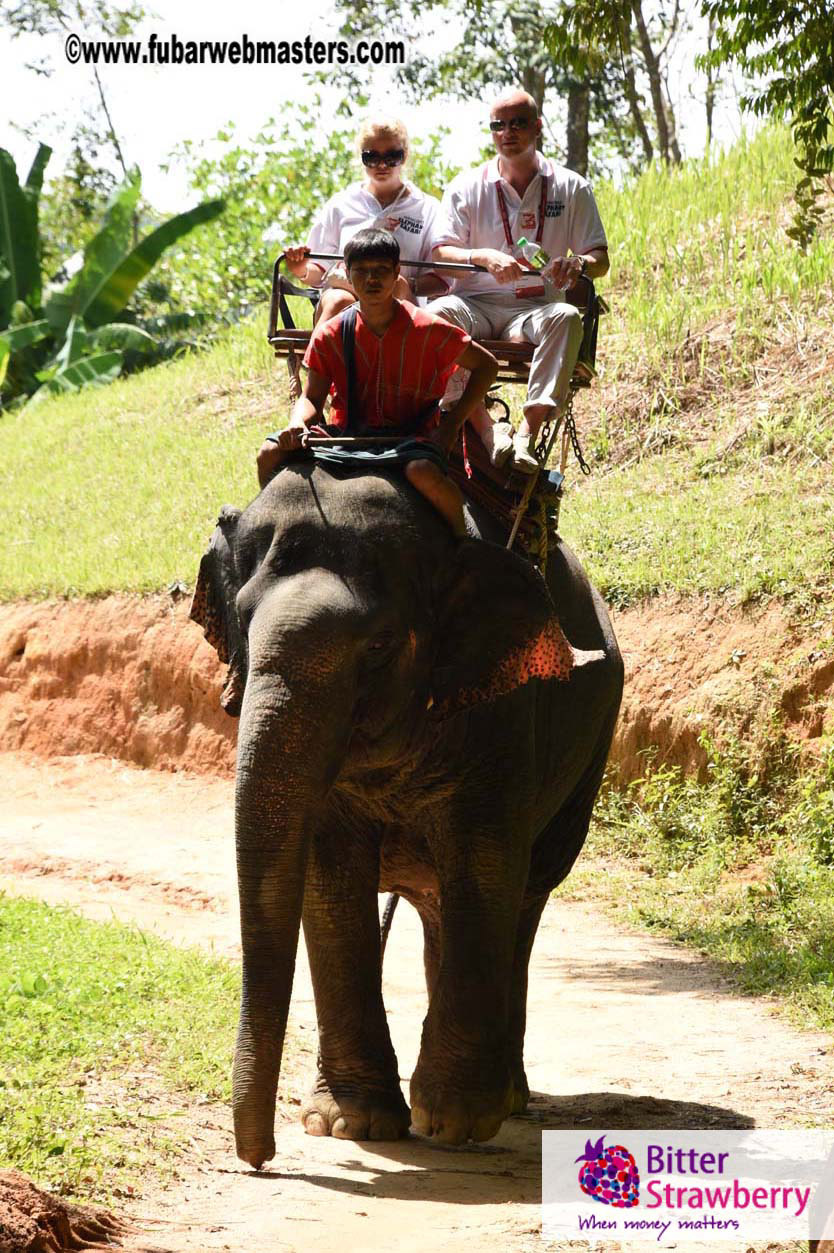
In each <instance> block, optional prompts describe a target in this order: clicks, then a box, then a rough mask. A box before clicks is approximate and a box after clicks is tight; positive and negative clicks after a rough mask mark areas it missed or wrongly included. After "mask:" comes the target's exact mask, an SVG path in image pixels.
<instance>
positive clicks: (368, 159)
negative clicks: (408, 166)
mask: <svg viewBox="0 0 834 1253" xmlns="http://www.w3.org/2000/svg"><path fill="white" fill-rule="evenodd" d="M404 160H405V149H404V148H389V149H388V151H387V152H377V150H376V148H363V149H362V164H363V165H384V166H387V167H388V169H389V170H393V168H394V166H395V165H402V163H403V161H404Z"/></svg>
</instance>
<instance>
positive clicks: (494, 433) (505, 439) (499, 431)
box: [482, 422, 513, 466]
mask: <svg viewBox="0 0 834 1253" xmlns="http://www.w3.org/2000/svg"><path fill="white" fill-rule="evenodd" d="M482 439H483V445H484V448H486V450H487V452H488V453H489V459H490V461H491V462H492V464H493V465H494V466H502V465H504V464H505V462H507V461H509V459H510V457H511V456H512V453H513V429H512V427H511V426H510V425H509V423H508V422H494V423H493V424H492V426H491V427H489V428H488V429H487V432H486V434H485V436H482Z"/></svg>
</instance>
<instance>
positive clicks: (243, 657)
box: [195, 462, 622, 1168]
mask: <svg viewBox="0 0 834 1253" xmlns="http://www.w3.org/2000/svg"><path fill="white" fill-rule="evenodd" d="M473 517H474V523H475V525H476V526H477V527H478V528H479V530H480V533H481V534H482V535H483V536H484V537H485V538H487V539H489V538H490V537H492V538H493V539H496V540H497V535H495V533H494V523H493V522H492V520H491V519H489V518H483V517H481V516H479V515H477V514H474V515H473V514H470V519H472V518H473ZM491 528H493V529H491ZM548 584H549V587H550V592H551V594H552V601H551V597H550V595H548V592H547V591H546V589H545V585H544V582H543V581H542V579H541V578H540V576H539V575H538V574H537V573H536V572H535V571H534V570H533V569H532V567H530V566H529V565H528V563H527V562H525V561H523V560H522V559H521V558H520V557H517V556H516V555H515V554H513V553H506V552H505V551H503V549H502V548H501V547H499V546H498V544H497V543H491V542H487V543H485V542H483V541H482V540H471V541H467V542H464V543H462V544H457V543H456V542H455V541H454V539H453V537H452V535H451V533H450V531H449V529H448V528H447V526H446V525H445V523H444V522H443V521H442V520H441V519H440V518H439V517H438V516H437V515H436V514H435V512H434V511H433V510H432V508H431V507H430V506H429V505H428V504H427V503H426V502H425V501H424V500H423V499H422V498H421V497H420V496H419V495H418V494H417V493H416V492H414V491H413V490H412V489H411V488H410V487H409V486H408V484H407V483H406V482H405V481H404V479H403V476H402V475H401V474H398V473H396V472H391V473H388V474H385V473H383V472H375V473H369V474H367V475H362V476H361V477H354V478H347V479H339V478H336V477H334V476H331V475H330V474H329V473H328V472H327V471H325V470H324V469H322V468H314V467H313V466H312V464H311V463H309V462H301V463H296V464H292V465H289V466H287V467H286V468H285V469H284V470H282V471H281V472H280V473H279V474H278V475H277V476H276V478H275V479H273V480H272V482H271V483H269V485H268V486H267V487H266V488H265V489H264V490H263V492H262V493H261V494H260V496H258V498H257V499H256V500H255V501H254V502H253V503H252V504H251V505H250V506H249V508H248V509H246V510H245V512H244V513H243V514H239V513H238V511H236V510H229V509H226V510H224V511H223V514H221V518H220V521H219V525H218V529H217V531H216V532H215V535H214V537H213V539H212V544H211V547H210V549H209V551H208V553H207V554H206V556H205V557H204V558H203V564H202V566H201V577H200V588H201V589H202V591H203V593H205V597H207V601H206V600H205V599H204V609H203V610H202V612H198V611H197V610H196V600H197V598H195V616H196V617H197V619H198V621H202V622H203V625H204V626H205V627H206V634H207V636H208V637H209V638H210V639H211V640H212V642H214V643H215V645H216V646H217V647H218V651H219V652H220V654H221V656H223V657H224V659H227V660H228V659H229V658H230V659H231V664H230V679H231V682H230V684H229V686H228V687H227V690H226V693H225V695H224V703H225V704H226V706H227V708H229V710H230V712H233V713H234V712H236V711H237V708H238V706H239V711H240V734H239V745H238V766H237V790H236V828H237V861H238V876H239V889H240V912H241V935H242V942H243V994H242V1000H241V1012H240V1026H239V1031H238V1038H237V1050H236V1056H235V1067H234V1119H235V1133H236V1140H237V1151H238V1155H239V1156H240V1157H241V1158H242V1159H243V1160H244V1161H246V1162H249V1163H250V1164H251V1165H252V1166H254V1167H256V1168H259V1167H260V1166H261V1165H262V1164H263V1163H264V1162H265V1161H267V1160H268V1159H269V1158H271V1157H272V1156H273V1155H274V1152H275V1142H274V1138H273V1121H274V1113H275V1096H276V1087H277V1082H278V1072H279V1068H280V1062H281V1051H282V1046H283V1039H284V1030H285V1026H286V1020H287V1010H288V1006H289V1000H290V991H291V988H292V980H293V969H294V965H295V951H296V944H297V939H298V929H299V921H300V920H301V921H302V922H303V926H304V935H305V939H306V943H307V948H308V952H309V960H310V967H311V971H312V977H313V985H314V989H315V998H316V1011H317V1016H318V1027H319V1074H318V1078H317V1081H316V1084H315V1087H314V1090H313V1092H312V1094H311V1096H310V1097H309V1098H308V1099H307V1100H306V1102H303V1103H302V1118H303V1119H304V1123H305V1126H306V1128H307V1130H308V1131H309V1132H311V1133H313V1134H317V1135H328V1134H332V1135H336V1136H341V1137H345V1138H351V1139H396V1138H398V1137H400V1136H402V1135H404V1134H405V1133H406V1131H407V1129H408V1126H409V1121H411V1122H413V1124H414V1126H415V1128H416V1129H417V1130H418V1131H420V1132H423V1133H424V1134H426V1135H432V1136H435V1137H437V1139H439V1140H441V1141H445V1142H448V1143H453V1144H457V1143H461V1142H463V1141H466V1140H467V1139H470V1138H471V1139H474V1140H486V1139H489V1138H490V1137H491V1136H493V1135H495V1133H496V1132H497V1131H498V1128H499V1127H500V1125H501V1122H502V1121H503V1119H505V1118H506V1117H507V1116H508V1115H509V1114H510V1113H513V1112H519V1111H521V1110H523V1109H524V1107H525V1104H526V1102H527V1098H528V1096H529V1089H528V1086H527V1081H526V1079H525V1075H524V1067H523V1062H522V1049H523V1041H524V1026H525V1001H526V993H527V964H528V959H529V956H530V950H531V947H532V944H533V938H534V936H535V932H536V927H537V925H538V922H539V918H540V915H541V912H542V909H543V908H544V905H545V903H546V901H547V898H548V895H549V893H550V891H551V890H552V889H553V888H554V887H555V886H556V884H558V883H559V882H560V881H561V880H562V879H563V878H564V877H565V875H566V874H567V873H568V871H569V870H570V868H571V865H572V864H573V862H574V860H575V858H576V856H577V854H578V853H579V850H580V848H581V846H582V843H583V841H584V839H585V836H586V833H587V829H588V823H589V819H590V815H591V809H592V807H593V803H594V799H595V797H596V793H597V790H598V787H599V784H600V780H601V777H602V773H603V768H604V766H605V761H606V756H607V754H608V750H609V746H610V743H611V738H612V734H613V730H614V723H615V721H616V717H617V711H618V708H619V703H620V696H621V691H622V662H621V659H620V655H619V652H618V650H617V645H616V641H615V639H614V635H613V632H612V630H611V625H610V622H609V620H608V615H607V613H606V611H605V607H604V605H603V603H602V601H601V599H600V597H599V596H598V595H597V593H596V592H595V591H594V589H593V588H592V587H591V586H590V584H589V583H588V581H587V579H586V578H585V575H584V574H583V572H582V570H581V569H580V567H579V565H578V563H577V561H576V559H575V557H574V556H573V555H572V554H571V552H570V551H569V550H568V549H567V547H565V546H564V545H563V546H562V547H561V548H560V549H559V550H558V552H556V553H554V554H553V555H552V556H551V559H550V564H549V571H548ZM198 592H199V589H198ZM554 604H555V606H556V610H557V612H558V618H559V621H560V622H561V625H562V627H563V629H564V632H565V634H566V635H567V638H568V639H569V641H570V643H571V644H572V645H573V646H574V647H575V648H577V649H583V650H599V651H597V652H592V653H591V655H590V657H588V656H584V657H582V656H581V655H580V661H582V662H584V664H580V665H578V666H577V667H576V668H575V669H574V670H573V671H572V673H571V675H570V678H569V679H568V680H567V681H565V680H564V679H546V680H541V679H537V678H536V679H532V680H531V681H521V682H520V683H517V682H515V681H513V683H512V686H511V687H510V688H509V690H505V691H503V693H502V692H501V683H500V682H499V683H498V684H497V686H496V683H495V681H494V675H495V673H496V667H498V670H499V671H500V663H501V661H502V660H503V659H505V658H506V657H507V656H508V655H510V654H512V653H513V650H514V649H518V648H519V647H522V646H524V645H525V644H526V642H527V641H528V640H529V639H530V638H531V634H534V633H535V632H536V631H537V630H539V629H540V628H541V627H542V626H543V625H545V624H546V623H547V622H548V621H551V622H552V618H553V613H554ZM491 676H492V677H491ZM244 684H245V691H243V695H242V701H241V700H240V694H241V690H242V689H243V686H244ZM503 685H504V687H505V688H506V687H507V681H506V677H505V679H504V683H503ZM380 891H396V892H398V893H400V894H401V895H402V896H403V897H405V898H406V899H407V900H409V901H410V902H411V903H412V904H413V905H414V907H415V908H416V909H417V910H418V912H419V914H420V917H421V919H422V922H423V927H424V935H425V943H424V962H425V972H426V983H427V988H428V997H429V1007H428V1013H427V1015H426V1019H425V1022H424V1025H423V1036H422V1045H421V1050H420V1057H419V1060H418V1063H417V1068H416V1070H415V1071H414V1074H413V1076H412V1079H411V1111H410V1116H409V1110H408V1107H407V1106H406V1103H405V1101H404V1100H403V1097H402V1094H401V1091H400V1085H399V1082H398V1078H397V1076H398V1069H397V1060H396V1057H395V1055H394V1050H393V1048H392V1045H391V1039H390V1036H389V1033H388V1025H387V1022H386V1018H385V1011H384V1008H383V1003H382V995H381V989H380V979H381V970H380V965H381V963H380V940H379V921H378V902H377V893H378V892H380Z"/></svg>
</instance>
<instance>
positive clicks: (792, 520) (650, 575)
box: [561, 451, 834, 607]
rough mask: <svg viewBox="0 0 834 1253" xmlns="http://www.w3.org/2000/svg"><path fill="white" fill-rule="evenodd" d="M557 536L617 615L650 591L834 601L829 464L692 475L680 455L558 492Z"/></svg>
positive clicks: (777, 464) (764, 462)
mask: <svg viewBox="0 0 834 1253" xmlns="http://www.w3.org/2000/svg"><path fill="white" fill-rule="evenodd" d="M562 518H563V521H562V526H561V530H562V533H563V534H564V536H565V538H566V539H567V540H568V542H569V543H570V544H571V545H572V546H574V547H575V548H576V550H577V551H578V552H579V553H580V554H581V555H582V558H583V560H584V562H585V563H586V566H587V569H588V572H589V574H590V576H591V578H592V579H593V580H594V582H595V583H596V584H597V586H598V587H599V589H600V591H601V592H602V594H603V596H604V597H606V599H607V600H608V601H609V602H610V603H613V604H615V605H617V606H619V607H622V606H624V605H627V604H630V603H632V602H634V601H637V600H640V599H642V598H645V597H649V596H656V595H658V594H662V593H683V594H687V595H695V594H698V593H702V592H714V593H717V594H721V595H729V596H731V597H732V598H733V599H735V600H738V601H741V602H747V601H750V600H753V599H756V598H760V597H762V596H769V595H778V596H781V597H784V598H788V597H793V596H797V595H799V594H801V595H802V596H808V595H811V594H816V595H818V596H819V597H820V598H821V599H824V600H830V599H831V598H832V596H834V546H832V541H831V537H832V535H834V493H832V491H831V465H830V461H829V460H827V459H826V460H825V461H823V460H821V459H817V460H808V461H800V462H799V463H798V464H790V463H785V462H784V461H780V460H779V459H778V458H774V457H764V458H760V459H758V460H757V463H756V464H755V465H754V464H750V463H747V464H745V463H742V464H740V465H739V466H738V467H737V468H736V469H735V471H734V472H727V473H723V474H711V473H709V472H702V470H701V468H700V467H699V465H698V463H697V462H695V461H693V458H692V456H691V455H687V453H686V452H685V451H682V452H673V453H667V455H666V456H664V457H654V458H650V459H647V460H646V461H645V462H641V463H640V464H638V465H636V466H633V467H631V468H629V469H627V470H624V471H620V472H614V473H611V474H609V475H606V476H605V478H603V479H600V480H598V481H596V482H591V483H589V484H588V485H583V489H582V490H581V491H576V492H573V493H570V492H569V494H568V496H567V500H566V503H565V506H564V510H563V515H562Z"/></svg>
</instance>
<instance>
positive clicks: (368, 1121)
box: [301, 1077, 411, 1140]
mask: <svg viewBox="0 0 834 1253" xmlns="http://www.w3.org/2000/svg"><path fill="white" fill-rule="evenodd" d="M334 1088H335V1085H334ZM301 1121H302V1122H303V1124H304V1130H305V1131H306V1132H307V1134H308V1135H310V1136H335V1137H336V1139H337V1140H401V1139H402V1138H403V1136H406V1135H408V1127H409V1123H410V1121H411V1119H410V1116H409V1112H408V1106H407V1105H406V1103H405V1098H404V1097H403V1094H402V1092H401V1091H400V1089H399V1085H397V1086H395V1087H393V1088H391V1089H386V1090H380V1089H371V1090H368V1091H363V1090H362V1089H361V1088H359V1087H358V1086H356V1085H353V1084H351V1085H350V1089H349V1090H347V1089H343V1088H341V1087H340V1088H336V1089H335V1090H331V1088H330V1087H329V1086H328V1085H327V1084H326V1083H325V1081H324V1080H323V1079H322V1078H321V1077H319V1078H318V1079H317V1080H316V1083H315V1085H314V1087H313V1090H312V1092H311V1093H310V1095H309V1096H308V1097H307V1098H306V1100H304V1101H302V1103H301Z"/></svg>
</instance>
